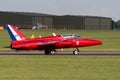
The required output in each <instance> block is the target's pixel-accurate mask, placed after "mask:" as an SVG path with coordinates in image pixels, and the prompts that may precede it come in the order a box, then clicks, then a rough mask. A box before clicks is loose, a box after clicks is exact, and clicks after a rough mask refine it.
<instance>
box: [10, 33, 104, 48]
mask: <svg viewBox="0 0 120 80" xmlns="http://www.w3.org/2000/svg"><path fill="white" fill-rule="evenodd" d="M11 44H12V48H14V49H25V50H44V49H45V48H46V47H48V46H50V47H53V48H54V49H58V48H72V47H73V48H74V47H86V46H93V45H101V44H102V42H101V41H99V40H92V39H83V38H82V39H81V38H80V39H72V38H69V39H63V38H62V36H60V35H57V36H47V37H42V38H35V39H27V40H22V41H12V43H11Z"/></svg>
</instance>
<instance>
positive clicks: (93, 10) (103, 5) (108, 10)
mask: <svg viewBox="0 0 120 80" xmlns="http://www.w3.org/2000/svg"><path fill="white" fill-rule="evenodd" d="M0 11H13V12H37V13H46V14H54V15H84V16H101V17H110V18H112V19H113V20H115V21H117V20H120V0H0Z"/></svg>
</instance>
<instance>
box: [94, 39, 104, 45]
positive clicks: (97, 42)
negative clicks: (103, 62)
mask: <svg viewBox="0 0 120 80" xmlns="http://www.w3.org/2000/svg"><path fill="white" fill-rule="evenodd" d="M94 44H95V45H102V41H100V40H95V41H94Z"/></svg>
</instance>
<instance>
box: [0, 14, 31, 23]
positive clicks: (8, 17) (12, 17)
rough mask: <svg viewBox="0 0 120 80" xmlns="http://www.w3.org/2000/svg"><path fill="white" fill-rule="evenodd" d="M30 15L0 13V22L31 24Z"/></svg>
mask: <svg viewBox="0 0 120 80" xmlns="http://www.w3.org/2000/svg"><path fill="white" fill-rule="evenodd" d="M31 21H32V17H29V16H24V15H18V14H12V13H0V24H1V25H6V24H14V25H31V24H32V22H31Z"/></svg>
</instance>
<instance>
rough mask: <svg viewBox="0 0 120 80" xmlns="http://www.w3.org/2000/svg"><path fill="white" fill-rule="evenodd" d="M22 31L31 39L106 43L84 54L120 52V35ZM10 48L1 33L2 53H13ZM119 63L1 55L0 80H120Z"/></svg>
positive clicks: (118, 58)
mask: <svg viewBox="0 0 120 80" xmlns="http://www.w3.org/2000/svg"><path fill="white" fill-rule="evenodd" d="M21 31H22V32H23V33H24V34H25V35H27V36H28V37H30V36H31V35H32V34H34V35H35V36H39V35H42V36H44V35H51V33H52V32H55V33H56V34H64V33H76V34H81V35H82V36H85V37H88V38H93V39H99V40H102V41H103V45H102V46H95V47H86V48H85V47H84V48H80V50H81V51H120V47H119V45H120V36H119V34H120V32H119V31H79V30H67V31H66V30H21ZM9 44H10V38H9V36H8V34H7V32H6V31H5V30H4V31H0V51H13V50H11V49H10V48H7V46H9ZM71 50H72V49H67V51H71ZM119 63H120V56H74V55H66V56H63V55H52V56H51V55H34V56H32V55H11V56H10V55H1V56H0V80H120V76H119V74H120V64H119Z"/></svg>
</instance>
